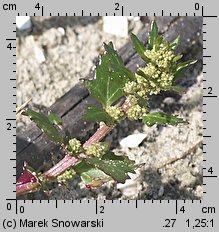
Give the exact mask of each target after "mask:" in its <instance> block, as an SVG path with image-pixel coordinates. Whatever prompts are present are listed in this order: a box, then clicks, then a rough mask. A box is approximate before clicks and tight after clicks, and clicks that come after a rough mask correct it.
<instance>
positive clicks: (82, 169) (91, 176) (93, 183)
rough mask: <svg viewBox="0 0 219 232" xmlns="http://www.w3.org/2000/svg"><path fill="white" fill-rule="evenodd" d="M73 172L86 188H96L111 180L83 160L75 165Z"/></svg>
mask: <svg viewBox="0 0 219 232" xmlns="http://www.w3.org/2000/svg"><path fill="white" fill-rule="evenodd" d="M74 170H75V171H76V173H78V174H79V175H80V176H81V179H82V180H83V182H84V183H85V185H86V187H87V188H98V187H101V186H102V185H103V184H105V183H107V182H109V181H111V180H113V179H112V177H111V176H108V175H107V174H105V173H104V172H103V171H101V170H100V169H97V168H95V167H93V166H91V165H89V164H87V163H86V162H85V161H84V160H83V161H81V162H80V163H78V164H76V166H74Z"/></svg>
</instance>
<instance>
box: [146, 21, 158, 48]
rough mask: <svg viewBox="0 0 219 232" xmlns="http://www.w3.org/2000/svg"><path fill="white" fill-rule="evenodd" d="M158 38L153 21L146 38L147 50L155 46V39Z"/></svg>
mask: <svg viewBox="0 0 219 232" xmlns="http://www.w3.org/2000/svg"><path fill="white" fill-rule="evenodd" d="M157 36H158V28H157V24H156V22H155V21H153V22H152V24H151V31H150V33H149V38H148V49H149V50H151V49H152V48H153V46H154V44H155V41H156V38H157Z"/></svg>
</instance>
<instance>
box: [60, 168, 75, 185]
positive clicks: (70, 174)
mask: <svg viewBox="0 0 219 232" xmlns="http://www.w3.org/2000/svg"><path fill="white" fill-rule="evenodd" d="M75 175H76V172H75V170H74V169H73V168H70V169H68V170H66V171H65V172H63V173H62V174H61V175H59V176H58V177H57V181H58V182H59V183H66V182H68V181H69V180H71V179H73V177H74V176H75Z"/></svg>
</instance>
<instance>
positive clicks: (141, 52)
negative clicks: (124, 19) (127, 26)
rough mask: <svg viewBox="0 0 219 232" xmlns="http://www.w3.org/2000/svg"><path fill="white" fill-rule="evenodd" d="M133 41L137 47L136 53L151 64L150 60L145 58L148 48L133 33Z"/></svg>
mask: <svg viewBox="0 0 219 232" xmlns="http://www.w3.org/2000/svg"><path fill="white" fill-rule="evenodd" d="M131 40H132V43H133V44H134V46H135V50H136V52H137V53H138V54H139V56H140V57H141V58H142V59H143V60H144V61H145V62H147V63H149V62H150V59H149V58H148V57H147V56H145V54H144V53H145V51H146V48H145V46H144V44H143V43H142V42H141V41H140V40H139V39H138V37H137V36H136V35H134V34H133V33H132V34H131Z"/></svg>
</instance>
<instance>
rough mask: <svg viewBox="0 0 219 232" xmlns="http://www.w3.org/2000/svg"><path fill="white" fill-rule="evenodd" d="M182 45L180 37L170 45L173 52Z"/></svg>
mask: <svg viewBox="0 0 219 232" xmlns="http://www.w3.org/2000/svg"><path fill="white" fill-rule="evenodd" d="M179 43H180V37H179V36H177V37H176V39H175V40H174V41H173V42H172V43H171V44H170V47H171V49H172V50H174V51H175V50H176V48H177V47H178V46H179Z"/></svg>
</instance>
